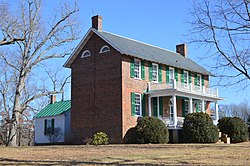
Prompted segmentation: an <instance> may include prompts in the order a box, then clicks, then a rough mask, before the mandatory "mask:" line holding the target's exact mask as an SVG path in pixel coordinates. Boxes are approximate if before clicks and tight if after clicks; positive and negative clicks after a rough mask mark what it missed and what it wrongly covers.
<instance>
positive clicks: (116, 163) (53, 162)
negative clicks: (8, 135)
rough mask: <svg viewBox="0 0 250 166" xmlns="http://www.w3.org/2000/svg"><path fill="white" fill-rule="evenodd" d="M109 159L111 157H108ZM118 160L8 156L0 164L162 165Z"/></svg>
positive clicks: (1, 159) (0, 159) (0, 160)
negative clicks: (68, 159)
mask: <svg viewBox="0 0 250 166" xmlns="http://www.w3.org/2000/svg"><path fill="white" fill-rule="evenodd" d="M110 159H111V158H110ZM119 160H120V161H118V162H101V161H75V160H71V161H62V160H48V161H46V160H17V159H10V158H0V165H152V166H157V165H162V164H147V163H136V162H135V161H134V160H127V159H119ZM131 162H133V163H131Z"/></svg>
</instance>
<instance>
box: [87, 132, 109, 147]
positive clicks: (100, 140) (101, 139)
mask: <svg viewBox="0 0 250 166" xmlns="http://www.w3.org/2000/svg"><path fill="white" fill-rule="evenodd" d="M108 140H109V138H108V136H107V134H105V133H104V132H99V133H96V134H94V136H93V138H92V142H91V144H92V145H107V144H108Z"/></svg>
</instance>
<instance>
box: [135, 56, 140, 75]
mask: <svg viewBox="0 0 250 166" xmlns="http://www.w3.org/2000/svg"><path fill="white" fill-rule="evenodd" d="M134 62H135V64H134V78H139V79H140V78H141V61H140V60H139V59H135V61H134Z"/></svg>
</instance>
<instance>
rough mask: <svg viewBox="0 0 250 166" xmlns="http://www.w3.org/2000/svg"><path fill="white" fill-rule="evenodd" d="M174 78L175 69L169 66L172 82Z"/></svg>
mask: <svg viewBox="0 0 250 166" xmlns="http://www.w3.org/2000/svg"><path fill="white" fill-rule="evenodd" d="M173 79H174V69H173V68H169V80H170V82H171V80H173Z"/></svg>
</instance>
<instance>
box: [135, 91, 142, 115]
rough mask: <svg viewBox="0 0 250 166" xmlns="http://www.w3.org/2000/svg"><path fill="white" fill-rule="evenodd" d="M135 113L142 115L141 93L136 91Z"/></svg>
mask: <svg viewBox="0 0 250 166" xmlns="http://www.w3.org/2000/svg"><path fill="white" fill-rule="evenodd" d="M135 115H138V116H141V94H139V93H135Z"/></svg>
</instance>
